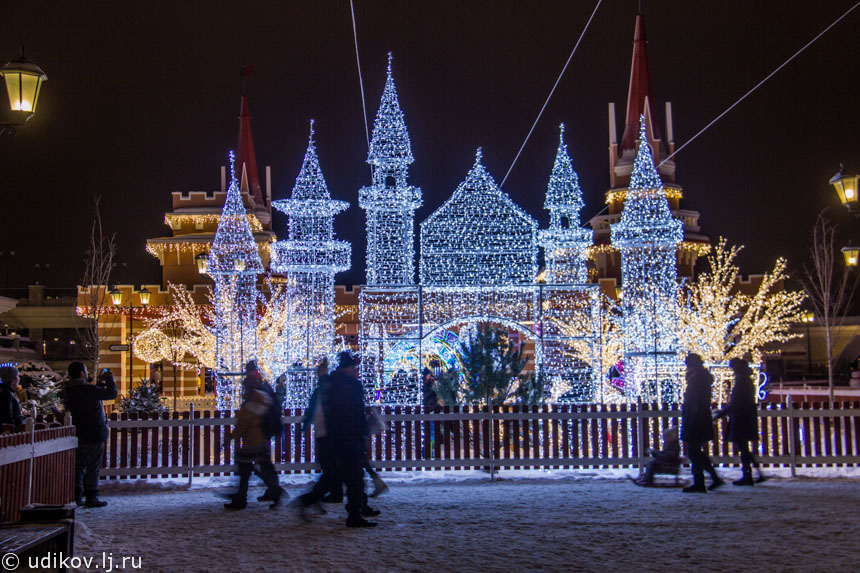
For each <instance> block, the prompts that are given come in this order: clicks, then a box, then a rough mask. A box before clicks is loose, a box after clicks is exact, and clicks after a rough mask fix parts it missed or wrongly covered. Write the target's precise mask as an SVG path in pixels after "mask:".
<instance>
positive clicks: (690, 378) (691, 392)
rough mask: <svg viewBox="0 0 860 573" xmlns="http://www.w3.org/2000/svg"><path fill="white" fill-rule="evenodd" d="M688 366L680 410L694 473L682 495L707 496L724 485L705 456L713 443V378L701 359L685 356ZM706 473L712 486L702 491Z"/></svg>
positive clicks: (683, 436)
mask: <svg viewBox="0 0 860 573" xmlns="http://www.w3.org/2000/svg"><path fill="white" fill-rule="evenodd" d="M684 362H685V364H686V365H687V372H686V381H687V387H686V389H685V390H684V403H683V404H682V406H681V440H683V441H684V442H685V443H686V444H687V457H689V458H690V463H691V465H692V472H693V485H691V486H687V487H685V488H684V489H683V490H682V491H683V492H684V493H706V492H707V491H708V490H709V489H710V490H715V489H717V488H718V487H720V486H721V485H723V484H724V483H725V482H724V481H723V480H721V479H720V476H718V475H717V470H715V469H714V465H713V464H712V463H711V459H710V458H709V457H708V454H707V453H706V452H705V447H706V446H707V445H708V443H709V442H711V441H712V440H713V439H714V429H713V420H712V418H711V385H712V384H713V383H714V377H713V376H712V375H711V373H710V372H708V371H707V370H706V369H705V365H704V363H703V362H702V357H701V356H699V355H698V354H688V355H687V358H686V359H685V360H684ZM705 472H708V473H709V474H710V475H711V485H710V486H709V487H708V488H707V489H706V488H705Z"/></svg>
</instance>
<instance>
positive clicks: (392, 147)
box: [358, 53, 421, 285]
mask: <svg viewBox="0 0 860 573" xmlns="http://www.w3.org/2000/svg"><path fill="white" fill-rule="evenodd" d="M391 59H392V58H391V53H389V54H388V75H387V78H386V80H385V89H384V90H383V92H382V101H381V102H380V104H379V110H378V111H377V113H376V120H375V122H374V124H373V138H372V139H371V141H370V152H369V153H368V156H367V162H368V163H369V164H370V165H371V168H372V170H373V182H372V185H371V186H370V187H364V188H362V189H361V190H359V194H358V205H359V207H361V208H362V209H364V210H365V211H366V212H367V284H369V285H393V284H414V281H415V268H414V264H415V249H414V246H413V245H414V242H415V230H414V218H415V209H417V208H418V207H420V206H421V189H419V188H417V187H412V186H411V185H409V184H408V183H407V181H406V179H407V175H408V169H409V165H410V164H411V163H412V162H413V161H414V158H413V157H412V148H411V145H410V143H409V133H408V131H407V130H406V121H405V119H404V117H403V111H402V110H401V109H400V102H399V100H398V98H397V90H396V88H395V87H394V77H393V75H392V73H391Z"/></svg>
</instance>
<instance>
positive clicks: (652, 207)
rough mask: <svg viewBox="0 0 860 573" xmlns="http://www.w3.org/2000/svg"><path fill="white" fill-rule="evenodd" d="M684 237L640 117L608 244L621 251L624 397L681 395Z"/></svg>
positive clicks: (656, 397)
mask: <svg viewBox="0 0 860 573" xmlns="http://www.w3.org/2000/svg"><path fill="white" fill-rule="evenodd" d="M682 239H683V228H682V223H681V221H678V220H676V219H674V218H673V217H672V213H671V212H670V211H669V204H668V201H667V200H666V196H665V194H664V193H663V184H662V181H661V180H660V176H659V175H658V174H657V169H656V168H655V166H654V160H653V158H652V156H651V146H650V144H649V143H648V138H647V134H646V130H645V116H644V115H642V116H641V117H640V125H639V149H638V151H637V154H636V160H635V162H634V164H633V173H632V175H631V177H630V186H629V188H628V191H627V200H626V202H625V204H624V210H623V211H622V213H621V221H620V222H619V223H616V224H614V225H612V244H613V246H615V247H617V248H618V249H619V250H620V251H621V277H622V280H621V286H622V309H623V311H622V314H623V332H624V369H625V377H624V384H625V387H624V392H625V394H626V395H627V397H628V399H635V398H636V397H639V396H641V397H643V398H646V399H649V400H653V399H656V400H658V401H659V400H669V401H674V400H677V399H678V398H679V389H680V385H679V383H680V381H679V380H678V379H677V374H678V372H679V364H680V362H679V357H678V355H677V352H678V345H677V318H676V302H675V301H676V299H677V292H678V283H677V267H676V256H675V251H676V249H677V247H678V245H679V244H680V243H681V241H682Z"/></svg>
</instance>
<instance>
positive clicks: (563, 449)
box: [101, 402, 860, 480]
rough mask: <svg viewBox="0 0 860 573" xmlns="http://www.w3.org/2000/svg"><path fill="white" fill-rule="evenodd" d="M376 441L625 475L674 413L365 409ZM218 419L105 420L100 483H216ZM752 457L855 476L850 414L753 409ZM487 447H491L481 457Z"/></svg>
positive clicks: (305, 456)
mask: <svg viewBox="0 0 860 573" xmlns="http://www.w3.org/2000/svg"><path fill="white" fill-rule="evenodd" d="M375 409H376V411H377V412H378V413H379V414H380V418H381V420H382V424H383V428H384V429H383V432H382V433H381V434H379V435H376V436H373V437H372V439H371V448H370V455H371V459H372V463H373V465H374V467H377V468H385V469H392V470H416V469H423V470H439V469H466V468H486V469H489V470H491V471H494V470H499V469H530V468H556V469H569V468H583V467H585V468H601V467H613V468H636V467H640V466H641V465H643V464H645V463H647V461H648V459H649V454H648V452H649V449H650V448H652V447H653V448H660V447H661V446H662V444H661V433H662V431H663V430H664V429H665V428H667V427H669V426H671V425H678V424H679V423H680V411H679V410H660V409H658V408H657V406H656V404H642V405H641V407H637V406H636V405H631V406H627V405H623V404H622V405H609V406H601V405H589V406H576V405H555V406H502V407H496V408H493V410H492V412H490V411H488V410H487V408H481V407H468V406H464V407H446V408H437V409H435V410H434V411H425V410H424V409H423V408H421V407H410V406H401V407H384V408H381V409H377V408H375ZM302 417H303V413H302V410H301V409H296V410H285V412H284V416H283V421H284V424H285V426H284V432H283V433H282V434H281V435H279V436H275V439H274V445H273V448H272V450H273V461H274V462H275V467H276V468H277V469H278V470H279V471H282V472H287V473H308V472H313V471H315V470H316V465H315V463H314V440H313V429H310V430H308V431H305V432H302V431H301V428H300V422H301V419H302ZM234 421H235V418H233V417H232V416H231V414H230V413H229V412H218V411H214V412H212V411H204V412H199V411H194V410H193V409H192V411H190V412H181V413H179V412H173V413H170V414H164V415H162V416H160V417H157V418H149V417H148V416H146V415H141V416H137V415H135V414H132V415H130V416H129V415H126V414H120V415H117V414H112V415H111V422H110V438H109V440H108V444H107V448H106V452H105V463H104V467H103V469H102V473H101V475H102V478H103V479H121V478H137V477H145V476H160V477H180V476H182V477H188V479H189V480H191V479H192V477H193V476H210V475H225V474H228V473H231V472H232V471H233V470H234V469H235V466H234V465H233V463H234V461H233V460H234V458H233V456H234V451H235V444H234V442H233V440H231V439H228V438H227V437H226V431H227V429H228V428H230V427H231V426H232V425H233V423H234ZM725 425H726V421H725V420H720V421H719V422H718V423H716V424H715V425H714V432H715V437H716V439H715V441H714V442H712V444H711V455H712V457H713V460H714V461H715V462H716V463H720V464H725V465H731V464H737V463H738V456H737V454H736V452H735V451H734V447H733V445H732V444H729V443H726V441H725V440H724V438H723V436H724V435H725V434H724V432H725ZM759 426H760V433H761V434H760V435H761V439H760V441H759V442H758V444H757V446H758V456H759V459H760V461H761V462H762V464H764V465H767V466H771V467H790V468H791V469H792V473H794V470H795V469H796V468H797V467H804V466H807V467H808V466H820V465H843V466H844V465H851V466H856V465H858V464H860V402H851V403H835V404H833V405H832V406H831V407H828V408H824V405H823V404H812V405H809V404H800V405H793V404H791V403H790V402H788V403H786V404H763V405H762V407H761V410H760V412H759ZM491 444H492V447H490V445H491Z"/></svg>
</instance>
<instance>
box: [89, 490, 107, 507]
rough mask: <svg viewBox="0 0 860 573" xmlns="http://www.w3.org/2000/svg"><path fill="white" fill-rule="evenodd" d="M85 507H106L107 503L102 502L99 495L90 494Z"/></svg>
mask: <svg viewBox="0 0 860 573" xmlns="http://www.w3.org/2000/svg"><path fill="white" fill-rule="evenodd" d="M83 505H84V506H85V507H104V506H106V505H107V502H106V501H102V500H100V499H99V494H98V493H88V494H87V499H86V501H85V502H84V503H83Z"/></svg>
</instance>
